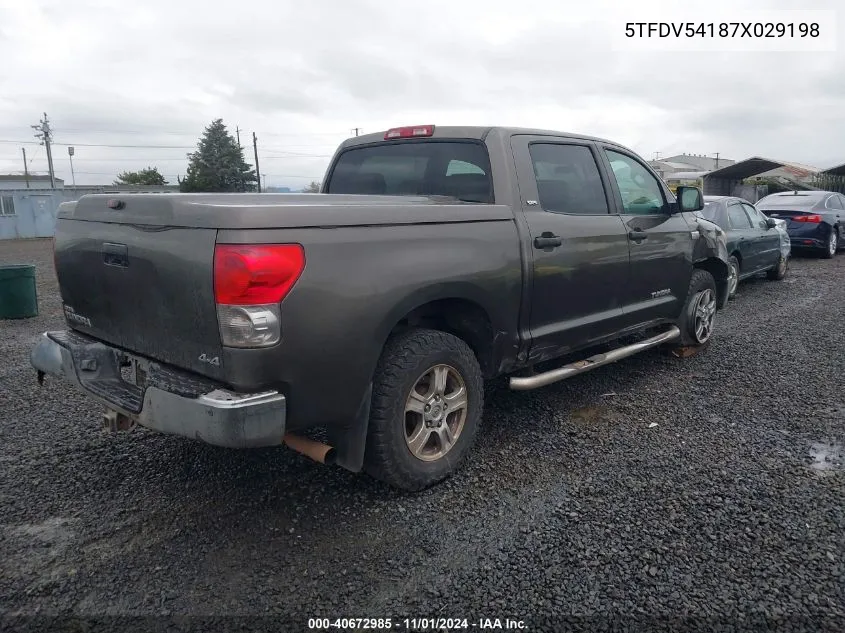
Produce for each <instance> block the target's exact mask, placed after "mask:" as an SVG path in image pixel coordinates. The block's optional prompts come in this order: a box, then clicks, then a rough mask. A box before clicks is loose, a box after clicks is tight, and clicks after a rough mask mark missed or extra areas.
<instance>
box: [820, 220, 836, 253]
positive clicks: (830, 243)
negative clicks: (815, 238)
mask: <svg viewBox="0 0 845 633" xmlns="http://www.w3.org/2000/svg"><path fill="white" fill-rule="evenodd" d="M838 250H839V235H838V231H837V229H836V228H835V227H834V228H831V229H830V235H829V236H828V238H827V246H826V247H825V248H824V249H823V250H822V257H824V258H825V259H833V257H834V256H835V255H836V252H837V251H838Z"/></svg>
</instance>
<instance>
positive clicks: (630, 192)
mask: <svg viewBox="0 0 845 633" xmlns="http://www.w3.org/2000/svg"><path fill="white" fill-rule="evenodd" d="M606 152H607V158H608V160H610V166H611V168H612V169H613V175H614V177H615V178H616V183H617V184H618V185H619V193H620V194H621V195H622V207H623V208H624V209H625V213H629V214H636V215H651V214H654V213H663V212H664V210H665V208H666V202H665V200H664V199H663V188H662V187H661V186H660V183H659V182H658V181H657V179H656V178H655V177H654V176H653V175H652V174H651V173H650V172H649V171H648V170H647V169H646V168H645V167H643V165H642V164H641V163H640V162H639V161H637V160H635V159H633V158H631V157H630V156H626V155H625V154H620V153H619V152H614V151H612V150H606Z"/></svg>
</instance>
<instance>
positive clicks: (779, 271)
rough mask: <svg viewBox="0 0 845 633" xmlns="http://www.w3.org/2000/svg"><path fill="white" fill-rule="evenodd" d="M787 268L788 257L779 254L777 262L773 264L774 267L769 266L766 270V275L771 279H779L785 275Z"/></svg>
mask: <svg viewBox="0 0 845 633" xmlns="http://www.w3.org/2000/svg"><path fill="white" fill-rule="evenodd" d="M788 269H789V258H787V257H784V256H783V255H781V256H780V259H778V263H777V264H776V265H775V267H774V268H770V269H769V270H768V271H766V277H768V278H769V279H771V280H772V281H780V280H781V279H783V278H784V277H786V271H787V270H788Z"/></svg>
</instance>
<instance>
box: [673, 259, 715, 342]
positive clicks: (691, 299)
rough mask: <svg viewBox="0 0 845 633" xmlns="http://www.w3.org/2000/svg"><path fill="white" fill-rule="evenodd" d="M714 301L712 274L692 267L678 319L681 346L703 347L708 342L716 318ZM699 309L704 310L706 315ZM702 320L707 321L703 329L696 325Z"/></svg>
mask: <svg viewBox="0 0 845 633" xmlns="http://www.w3.org/2000/svg"><path fill="white" fill-rule="evenodd" d="M716 303H717V294H716V281H715V280H714V279H713V275H711V274H710V273H709V272H707V271H706V270H702V269H700V268H695V269H693V271H692V278H691V279H690V283H689V290H688V291H687V300H686V303H684V309H683V311H682V312H681V317H680V319H679V320H678V327H679V328H680V330H681V339H680V346H681V347H704V346H705V345H707V344H708V343H709V342H710V338H711V336H712V334H713V325H714V323H715V319H716ZM700 310H704V312H705V313H706V316H705V315H704V314H702V313H701V311H700ZM702 320H704V321H706V322H707V323H709V327H706V328H704V331H701V330H699V327H698V326H699V324H700V322H701V321H702Z"/></svg>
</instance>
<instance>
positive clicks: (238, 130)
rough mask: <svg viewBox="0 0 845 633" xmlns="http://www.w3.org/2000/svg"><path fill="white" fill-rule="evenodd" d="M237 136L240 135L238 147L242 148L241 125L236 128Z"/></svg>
mask: <svg viewBox="0 0 845 633" xmlns="http://www.w3.org/2000/svg"><path fill="white" fill-rule="evenodd" d="M235 136H237V137H238V149H240V148H241V128H239V127H236V128H235Z"/></svg>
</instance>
